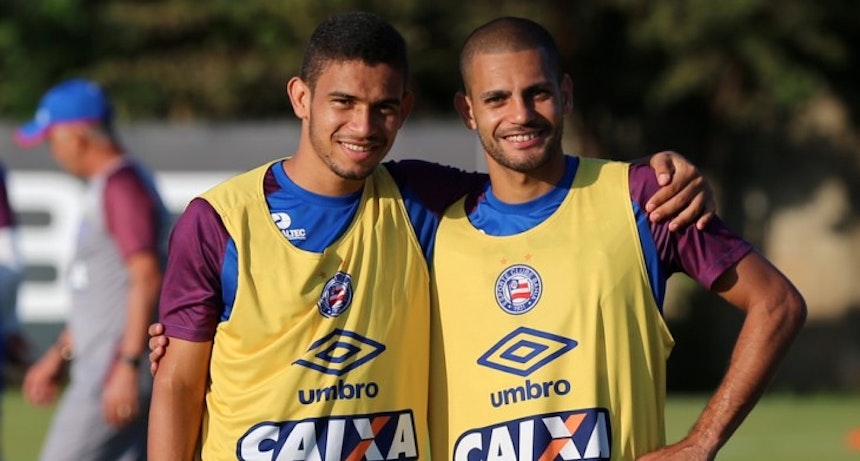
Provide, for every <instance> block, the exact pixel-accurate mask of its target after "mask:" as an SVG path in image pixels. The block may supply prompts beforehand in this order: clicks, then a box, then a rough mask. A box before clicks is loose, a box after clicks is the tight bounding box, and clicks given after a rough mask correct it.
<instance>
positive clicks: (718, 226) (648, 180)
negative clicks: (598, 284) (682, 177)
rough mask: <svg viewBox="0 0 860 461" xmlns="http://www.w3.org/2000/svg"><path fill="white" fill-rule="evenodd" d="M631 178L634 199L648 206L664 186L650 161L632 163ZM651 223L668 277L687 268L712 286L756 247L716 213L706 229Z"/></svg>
mask: <svg viewBox="0 0 860 461" xmlns="http://www.w3.org/2000/svg"><path fill="white" fill-rule="evenodd" d="M629 181H630V196H631V199H632V200H633V202H634V204H635V205H636V206H638V207H639V209H641V210H644V209H645V205H646V203H647V202H648V200H649V199H650V198H651V197H652V196H653V195H654V194H655V193H656V192H657V190H658V189H659V188H660V185H659V184H657V180H656V178H655V177H654V171H653V170H652V169H651V168H650V167H648V166H647V165H631V167H630V174H629ZM648 227H649V230H650V233H651V237H652V238H653V241H654V244H655V247H656V248H655V249H656V251H657V254H658V256H659V260H660V263H661V264H662V266H663V267H662V271H663V273H664V274H665V277H666V278H668V277H669V276H670V275H671V274H673V273H676V272H684V273H686V274H687V275H689V276H690V277H692V278H693V279H695V280H696V281H697V282H699V284H701V285H702V286H704V287H705V288H708V289H711V287H712V286H713V284H714V281H715V280H716V279H717V278H719V277H720V276H721V275H722V274H723V273H724V272H725V271H726V270H728V269H729V268H730V267H732V266H733V265H734V264H736V263H737V262H738V261H740V260H741V258H743V257H744V256H745V255H746V254H747V253H749V252H751V251H752V250H753V247H752V245H751V244H750V243H749V242H747V241H746V240H744V239H743V238H742V237H740V236H739V235H737V234H736V233H735V232H733V231H732V230H731V229H729V228H728V226H726V224H725V223H724V222H723V221H722V220H721V219H719V217H716V216H714V217H712V218H711V219H710V220H709V221H708V223H707V224H706V225H705V227H704V228H703V229H702V230H699V229H697V228H696V227H695V226H686V227H683V228H681V229H678V230H675V231H672V230H670V228H669V221H667V220H663V221H660V222H653V221H650V222H648Z"/></svg>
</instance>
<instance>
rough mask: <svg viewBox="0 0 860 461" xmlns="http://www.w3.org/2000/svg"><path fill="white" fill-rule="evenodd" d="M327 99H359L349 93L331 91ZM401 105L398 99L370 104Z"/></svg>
mask: <svg viewBox="0 0 860 461" xmlns="http://www.w3.org/2000/svg"><path fill="white" fill-rule="evenodd" d="M328 97H329V98H332V99H347V100H350V101H358V100H359V98H358V97H357V96H355V95H351V94H349V93H343V92H340V91H332V92H331V93H329V94H328ZM401 103H402V102H401V99H400V98H388V99H382V100H380V101H373V102H372V103H371V104H372V105H374V106H379V105H397V106H399V105H400V104H401Z"/></svg>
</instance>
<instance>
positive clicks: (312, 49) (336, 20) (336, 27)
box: [299, 11, 409, 88]
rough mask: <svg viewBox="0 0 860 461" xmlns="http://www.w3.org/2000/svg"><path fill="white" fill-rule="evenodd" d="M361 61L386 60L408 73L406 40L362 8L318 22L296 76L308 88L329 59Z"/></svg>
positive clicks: (333, 60) (383, 61) (405, 77)
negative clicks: (361, 9)
mask: <svg viewBox="0 0 860 461" xmlns="http://www.w3.org/2000/svg"><path fill="white" fill-rule="evenodd" d="M344 61H361V62H364V63H366V64H370V65H376V64H388V65H390V66H391V67H393V68H395V69H397V70H399V71H400V72H401V73H402V74H403V81H404V83H405V82H406V81H407V79H408V76H409V62H408V59H407V57H406V41H405V40H404V39H403V36H402V35H400V32H398V31H397V29H395V28H394V26H392V25H391V24H389V23H388V22H386V21H385V20H384V19H382V18H381V17H379V16H377V15H375V14H373V13H367V12H363V11H354V12H349V13H342V14H338V15H334V16H331V17H329V18H327V19H325V20H324V21H323V22H321V23H320V24H319V25H318V26H317V27H316V29H314V32H313V33H312V34H311V38H310V40H309V41H308V44H307V46H306V47H305V56H304V59H303V60H302V68H301V71H300V74H299V76H300V77H301V79H302V80H304V82H305V83H307V84H308V86H310V87H311V88H314V87H315V86H316V82H317V79H318V78H319V75H320V72H322V69H323V67H325V65H327V64H329V63H330V62H344Z"/></svg>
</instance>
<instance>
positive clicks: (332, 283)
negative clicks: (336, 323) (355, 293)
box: [317, 272, 352, 318]
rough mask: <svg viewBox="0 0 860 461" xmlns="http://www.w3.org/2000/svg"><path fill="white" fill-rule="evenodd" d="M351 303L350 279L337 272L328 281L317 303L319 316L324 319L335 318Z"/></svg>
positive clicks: (344, 274)
mask: <svg viewBox="0 0 860 461" xmlns="http://www.w3.org/2000/svg"><path fill="white" fill-rule="evenodd" d="M351 303H352V278H351V277H350V276H349V274H347V273H345V272H338V273H337V274H334V277H332V278H330V279H328V282H326V284H325V287H323V290H322V294H320V299H319V300H318V301H317V307H319V310H320V314H322V315H323V316H324V317H329V318H331V317H337V316H338V315H340V314H342V313H343V312H344V311H345V310H347V309H348V308H349V305H350V304H351Z"/></svg>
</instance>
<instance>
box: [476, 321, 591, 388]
mask: <svg viewBox="0 0 860 461" xmlns="http://www.w3.org/2000/svg"><path fill="white" fill-rule="evenodd" d="M577 344H578V343H577V342H576V341H575V340H573V339H570V338H565V337H564V336H559V335H555V334H552V333H547V332H545V331H540V330H535V329H532V328H527V327H519V328H517V329H516V330H514V331H512V332H510V333H508V334H507V335H506V336H505V337H504V338H502V339H501V340H499V342H497V343H496V344H494V345H493V347H491V348H490V350H488V351H487V352H485V353H484V355H482V356H481V357H480V358H479V359H478V364H479V365H483V366H485V367H489V368H493V369H495V370H499V371H503V372H505V373H512V374H515V375H518V376H528V375H530V374H532V373H533V372H534V371H535V370H537V369H539V368H541V367H543V366H544V365H546V364H548V363H550V362H552V361H553V360H555V359H557V358H559V357H560V356H562V355H563V354H564V353H565V352H567V351H569V350H571V349H573V348H574V347H576V346H577Z"/></svg>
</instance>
